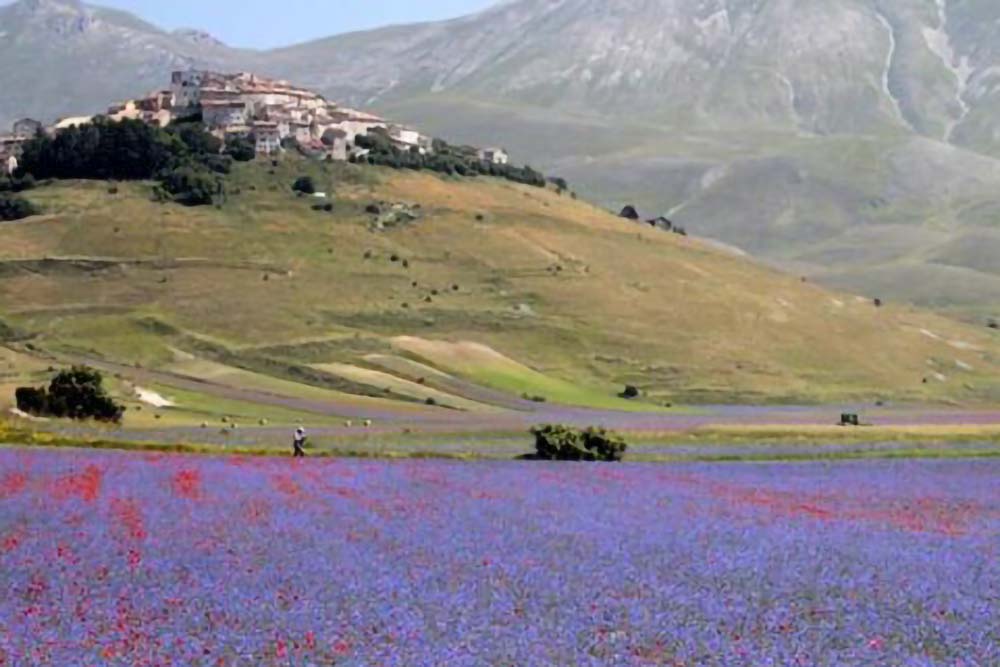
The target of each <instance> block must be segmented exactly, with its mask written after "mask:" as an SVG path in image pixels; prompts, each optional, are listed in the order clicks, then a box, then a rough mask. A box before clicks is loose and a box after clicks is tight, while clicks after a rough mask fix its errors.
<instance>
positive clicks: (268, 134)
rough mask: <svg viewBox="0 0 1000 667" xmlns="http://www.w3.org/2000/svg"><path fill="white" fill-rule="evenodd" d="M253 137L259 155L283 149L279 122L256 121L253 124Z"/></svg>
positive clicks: (270, 153) (271, 153)
mask: <svg viewBox="0 0 1000 667" xmlns="http://www.w3.org/2000/svg"><path fill="white" fill-rule="evenodd" d="M253 138H254V143H255V145H256V148H257V153H258V154H259V155H273V154H274V153H277V152H279V151H280V150H281V132H279V131H278V124H277V123H273V122H270V121H260V120H259V121H256V122H255V123H254V124H253Z"/></svg>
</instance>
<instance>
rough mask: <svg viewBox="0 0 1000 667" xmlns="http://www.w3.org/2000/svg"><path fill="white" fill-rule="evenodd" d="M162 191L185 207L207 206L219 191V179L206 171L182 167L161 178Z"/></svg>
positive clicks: (197, 167)
mask: <svg viewBox="0 0 1000 667" xmlns="http://www.w3.org/2000/svg"><path fill="white" fill-rule="evenodd" d="M161 179H162V182H163V189H164V190H165V191H166V192H168V193H170V194H171V195H173V199H174V201H176V202H179V203H181V204H184V205H185V206H207V205H210V204H211V203H212V199H213V197H214V196H215V195H216V193H218V192H219V190H220V185H221V182H220V181H219V178H218V177H217V176H215V175H214V174H212V173H211V172H210V171H208V170H207V169H204V168H202V167H199V166H195V165H190V164H189V165H184V166H181V167H177V168H176V169H172V170H170V171H168V172H166V173H165V174H163V175H162V176H161Z"/></svg>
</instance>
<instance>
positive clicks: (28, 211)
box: [0, 194, 38, 222]
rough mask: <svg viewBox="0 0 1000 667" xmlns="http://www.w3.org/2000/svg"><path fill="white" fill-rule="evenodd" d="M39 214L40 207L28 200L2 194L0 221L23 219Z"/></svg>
mask: <svg viewBox="0 0 1000 667" xmlns="http://www.w3.org/2000/svg"><path fill="white" fill-rule="evenodd" d="M37 214H38V209H37V208H36V207H35V205H34V204H32V203H31V202H29V201H28V200H26V199H21V198H20V197H10V196H8V195H5V194H0V221H5V222H6V221H11V220H21V219H22V218H27V217H29V216H32V215H37Z"/></svg>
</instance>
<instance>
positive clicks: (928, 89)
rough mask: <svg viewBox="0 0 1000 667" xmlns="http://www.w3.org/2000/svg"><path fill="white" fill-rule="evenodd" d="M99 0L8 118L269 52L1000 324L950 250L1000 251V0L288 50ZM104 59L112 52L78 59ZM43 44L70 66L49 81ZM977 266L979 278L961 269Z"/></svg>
mask: <svg viewBox="0 0 1000 667" xmlns="http://www.w3.org/2000/svg"><path fill="white" fill-rule="evenodd" d="M53 2H56V0H21V2H20V3H17V4H15V5H10V6H8V7H4V8H0V25H2V24H3V23H4V19H3V17H4V16H6V14H4V13H3V12H8V13H9V12H10V11H11V7H19V6H20V7H30V6H33V5H38V6H43V5H51V3H53ZM57 4H59V5H60V6H63V7H65V6H67V5H66V4H65V3H57ZM71 6H74V7H81V5H78V4H75V5H71ZM82 7H84V8H83V9H81V10H80V11H81V12H84V13H86V12H88V11H89V12H91V14H94V15H95V16H105V17H106V18H99V19H98V20H97V24H91V26H90V35H91V37H88V38H86V39H82V38H76V41H75V42H74V43H73V44H70V45H68V46H67V44H66V42H67V41H72V40H73V39H74V37H73V36H72V35H70V36H65V35H64V36H63V37H62V38H60V39H34V40H33V41H32V40H31V39H29V38H30V37H31V36H32V31H31V30H28V31H26V33H25V35H24V36H22V39H25V40H27V41H26V42H25V47H26V48H27V49H28V50H29V51H31V50H34V51H35V52H36V53H35V56H34V58H33V59H32V62H30V63H23V64H22V65H21V67H23V68H25V69H26V70H28V71H27V72H26V73H25V76H21V77H18V76H17V75H16V74H10V73H5V74H2V75H0V83H2V84H4V88H5V89H6V90H13V91H15V92H14V94H12V95H10V96H7V98H6V99H4V100H0V122H7V123H9V121H10V120H12V119H13V118H14V117H15V116H20V115H37V110H38V109H39V108H44V109H47V110H48V111H47V113H48V115H49V116H50V117H51V116H52V115H59V114H67V115H68V114H71V113H72V114H77V113H84V112H93V111H97V110H100V109H103V108H104V106H106V104H107V103H108V101H109V100H113V99H118V98H125V97H128V96H134V95H136V94H139V93H141V92H144V91H145V90H146V89H147V88H150V87H152V86H154V85H159V83H160V82H162V80H163V77H164V76H165V75H166V72H167V70H169V69H173V68H184V67H191V66H198V67H209V68H215V69H223V70H237V69H249V70H252V71H258V72H261V73H262V74H266V75H271V76H278V77H282V78H287V79H289V80H292V81H295V82H296V83H299V84H301V85H304V86H307V87H310V88H315V89H317V90H319V91H320V92H322V93H323V94H324V95H326V96H327V97H328V98H330V99H334V100H337V101H341V102H344V103H348V104H352V105H357V106H365V107H373V108H374V110H376V111H378V112H380V113H383V114H385V115H388V116H391V117H393V118H398V119H400V120H401V121H404V122H410V123H413V124H416V125H418V126H420V127H423V128H426V129H427V130H428V131H430V132H432V133H433V134H435V135H438V136H443V137H445V138H450V139H454V140H455V141H458V142H469V143H478V144H486V143H495V144H498V145H505V146H507V147H508V148H509V149H511V150H512V152H513V153H514V155H515V158H516V159H518V160H519V161H525V162H530V163H532V164H533V165H534V166H537V167H540V168H543V169H545V170H546V171H548V172H554V173H560V174H561V175H564V176H566V177H568V178H570V180H571V181H573V182H574V183H576V184H577V185H578V187H579V189H580V191H581V194H584V195H585V196H588V197H590V198H592V199H593V200H595V201H598V202H600V203H601V204H604V205H606V206H608V207H612V208H615V209H618V208H620V207H621V206H622V205H624V204H626V203H630V204H635V205H637V206H639V207H640V208H642V209H643V210H644V212H648V214H649V215H650V216H654V215H658V214H667V215H668V216H671V217H677V218H678V222H679V223H680V224H682V225H683V226H685V227H686V228H688V229H689V230H690V231H692V232H693V233H696V234H700V235H704V236H707V237H712V238H716V239H719V240H720V241H723V242H726V243H730V244H735V245H738V246H740V247H742V248H744V249H747V250H749V251H752V252H754V253H756V254H757V255H758V256H760V257H762V258H764V259H765V260H767V261H769V262H772V263H775V264H777V265H778V266H781V267H783V268H786V269H790V270H795V271H798V272H801V273H803V274H804V275H807V276H810V277H814V278H817V279H821V280H827V279H828V278H829V277H830V276H831V275H835V276H837V277H836V282H835V283H831V284H836V285H838V286H845V284H844V282H843V281H845V280H846V281H847V282H848V283H849V285H850V286H851V288H852V289H856V290H859V291H864V292H866V293H873V292H875V291H876V290H877V291H878V292H879V293H880V295H881V296H883V297H888V298H897V299H904V300H908V301H913V302H916V303H918V304H921V305H926V306H933V307H939V308H947V309H951V310H953V311H954V312H956V313H958V314H960V315H963V316H968V317H974V318H976V319H980V320H981V319H982V318H983V317H984V316H986V315H992V316H996V315H997V313H998V312H1000V297H994V298H990V297H989V296H988V291H989V290H984V289H983V286H984V285H990V284H992V280H993V278H992V274H991V273H990V272H988V271H983V267H982V265H981V262H971V259H969V258H968V257H967V256H968V255H969V253H968V252H961V253H957V252H952V253H951V254H950V255H949V256H948V258H947V261H948V263H947V264H941V263H939V256H940V254H941V253H940V251H939V246H938V244H939V243H940V244H942V246H941V247H944V248H951V249H954V248H957V247H963V248H964V247H967V246H968V245H969V243H970V239H977V240H978V243H979V245H980V246H981V247H984V248H988V249H993V250H995V251H996V252H1000V224H998V220H1000V206H997V205H996V204H995V203H994V193H995V192H996V191H997V190H998V189H1000V171H998V169H997V166H998V164H1000V163H998V161H997V159H998V157H1000V82H994V80H993V75H992V72H993V71H994V69H995V68H1000V47H998V46H996V44H1000V40H997V39H996V38H997V37H998V36H1000V30H998V28H997V26H998V25H1000V23H998V22H1000V6H997V5H995V4H991V3H985V2H981V1H980V2H972V1H969V2H954V1H952V2H948V1H947V0H837V1H835V2H830V1H828V0H803V1H799V2H792V1H791V0H773V1H771V2H760V1H758V0H699V1H698V2H683V1H682V0H667V1H665V2H664V1H656V2H654V1H652V0H621V1H620V2H616V3H613V4H611V3H607V2H599V1H597V0H546V1H542V0H512V1H510V2H506V3H501V4H500V5H497V6H494V7H491V8H488V9H486V10H483V11H481V12H478V13H476V14H473V15H470V16H467V17H461V18H458V19H452V20H449V21H444V22H432V23H423V24H417V25H411V26H390V27H387V28H380V29H376V30H371V31H365V32H359V33H351V34H347V35H340V36H334V37H331V38H327V39H322V40H316V41H312V42H309V43H306V44H301V45H293V46H289V47H285V48H281V49H275V50H270V51H250V50H239V49H232V48H228V47H225V46H224V45H220V44H219V43H217V42H216V41H215V40H204V41H199V40H194V41H192V40H190V39H187V38H186V37H184V36H183V35H177V34H170V33H165V32H163V31H158V29H155V28H147V27H143V25H145V24H143V25H139V24H136V25H132V24H131V23H130V22H129V20H128V19H127V18H125V17H124V16H122V15H120V13H109V14H103V13H101V11H99V10H95V9H93V8H90V9H87V6H82ZM140 23H141V22H140ZM34 30H35V31H37V30H38V29H37V28H35V29H34ZM150 30H153V32H150ZM22 32H24V31H22ZM95 35H97V36H101V35H103V37H101V38H100V39H97V37H95ZM108 35H110V36H108ZM123 35H124V37H123ZM36 37H37V35H36ZM6 41H7V38H4V40H0V62H4V63H5V64H6V63H8V62H11V59H12V58H13V57H14V56H13V55H11V51H10V50H9V49H5V42H6ZM50 42H54V43H50ZM92 42H93V43H92ZM60 44H62V46H60ZM109 44H110V45H109ZM121 44H132V46H133V47H134V46H135V45H144V46H143V48H141V49H136V48H128V47H125V48H122V47H121ZM98 53H99V54H100V56H99V57H98V55H97V54H98ZM136 53H140V54H142V57H136V55H135V54H136ZM81 60H83V61H85V62H86V61H88V60H93V61H94V66H93V71H91V70H89V69H88V70H87V72H86V75H85V76H83V77H79V76H75V75H74V76H59V75H58V73H59V72H65V71H73V72H75V71H76V70H77V69H78V67H79V65H78V63H79V62H80V61H81ZM35 61H37V62H35ZM39 62H41V63H47V65H46V66H47V68H48V70H51V71H53V72H56V73H57V76H55V77H52V80H51V81H46V80H45V78H44V77H41V76H40V75H37V76H36V75H32V76H27V74H30V71H31V70H33V69H34V70H35V71H37V65H38V63H39ZM5 69H8V68H5ZM13 69H14V70H15V72H16V71H17V70H18V69H19V68H18V67H15V68H13ZM37 80H42V81H45V84H43V85H39V84H38V83H37ZM52 100H55V102H53V101H52ZM67 100H72V101H73V104H72V106H73V109H70V108H69V107H70V106H71V104H70V103H69V102H68V101H67ZM866 234H867V235H868V238H874V237H879V238H881V239H883V240H884V241H885V243H884V246H883V247H884V248H885V249H886V250H887V252H884V253H881V254H880V256H879V259H878V260H877V261H875V260H872V262H870V263H862V264H861V265H857V263H856V262H855V263H853V264H851V265H850V266H849V265H848V264H845V263H840V264H838V263H832V264H831V263H830V262H831V261H832V260H828V259H825V258H833V257H847V256H854V257H858V258H865V257H869V256H870V255H872V254H874V253H873V251H872V249H871V248H868V247H862V246H859V245H858V239H859V238H865V235H866ZM932 238H934V239H935V241H933V242H932V241H931V240H930V239H932ZM817 258H820V260H821V261H817ZM956 263H957V267H958V268H961V269H962V270H963V271H964V273H962V276H964V277H963V278H961V279H959V278H957V277H956V276H955V274H954V273H949V274H948V275H949V278H948V279H947V281H946V283H947V285H948V286H947V288H943V287H942V285H940V284H937V281H939V280H940V276H941V275H942V271H943V270H944V269H945V268H947V267H952V266H955V265H956ZM855 265H856V266H855ZM852 267H854V268H856V269H857V270H856V271H854V272H853V273H850V271H849V269H851V268H852ZM872 274H878V275H879V276H880V279H879V280H873V281H871V282H869V281H867V280H865V279H863V277H864V276H866V275H872ZM914 275H918V276H921V278H920V279H918V280H916V281H914ZM887 276H891V278H887ZM922 283H926V284H927V285H931V283H935V284H934V285H933V289H923V288H922V287H921V284H922ZM983 292H987V295H986V296H985V297H984V296H983ZM972 294H976V295H977V296H976V297H975V298H973V297H971V296H969V295H972Z"/></svg>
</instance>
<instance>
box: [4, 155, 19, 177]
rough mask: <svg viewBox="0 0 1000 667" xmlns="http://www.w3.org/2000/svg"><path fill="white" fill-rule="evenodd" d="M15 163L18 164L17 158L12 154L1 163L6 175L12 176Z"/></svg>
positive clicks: (15, 166)
mask: <svg viewBox="0 0 1000 667" xmlns="http://www.w3.org/2000/svg"><path fill="white" fill-rule="evenodd" d="M17 165H18V162H17V158H16V157H15V156H13V155H11V156H9V157H8V158H7V159H6V160H5V161H4V164H3V167H4V173H6V174H7V175H8V176H13V175H14V172H15V171H17Z"/></svg>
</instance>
